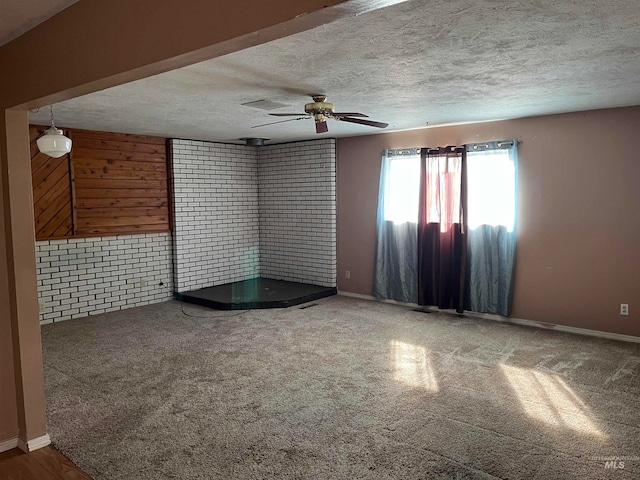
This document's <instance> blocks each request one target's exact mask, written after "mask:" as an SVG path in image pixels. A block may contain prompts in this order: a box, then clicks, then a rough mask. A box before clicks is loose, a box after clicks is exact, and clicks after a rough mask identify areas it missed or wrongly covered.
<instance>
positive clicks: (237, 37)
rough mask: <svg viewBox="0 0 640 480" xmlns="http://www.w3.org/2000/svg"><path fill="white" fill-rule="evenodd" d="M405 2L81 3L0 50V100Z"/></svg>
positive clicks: (110, 78)
mask: <svg viewBox="0 0 640 480" xmlns="http://www.w3.org/2000/svg"><path fill="white" fill-rule="evenodd" d="M403 1H405V0H374V1H371V0H279V1H278V2H275V3H274V2H265V1H264V0H245V1H243V2H211V1H210V0H182V1H181V2H157V1H155V0H136V1H131V0H111V1H109V2H100V1H91V0H82V1H80V2H78V3H76V4H74V5H72V6H70V7H69V8H67V9H65V10H63V11H62V12H60V13H58V14H57V15H55V16H54V17H52V18H50V19H49V20H47V21H45V22H43V23H42V24H40V25H38V26H37V27H35V28H34V29H32V30H30V31H28V32H27V33H25V34H24V35H22V36H20V37H18V38H16V39H15V40H13V41H12V42H9V43H8V44H6V45H4V46H3V47H1V48H0V65H2V66H3V75H2V77H0V92H1V93H0V95H1V97H0V100H1V102H0V104H1V105H4V106H5V107H20V108H29V109H32V108H39V107H42V106H44V105H47V104H51V103H57V102H61V101H64V100H68V99H70V98H73V97H76V96H80V95H85V94H87V93H91V92H94V91H98V90H102V89H105V88H109V87H113V86H116V85H120V84H123V83H127V82H130V81H134V80H138V79H141V78H145V77H148V76H151V75H155V74H158V73H162V72H166V71H169V70H173V69H176V68H180V67H184V66H187V65H191V64H193V63H197V62H201V61H204V60H209V59H211V58H215V57H218V56H221V55H225V54H228V53H232V52H235V51H238V50H242V49H245V48H248V47H251V46H254V45H258V44H261V43H265V42H268V41H271V40H275V39H278V38H282V37H285V36H288V35H292V34H294V33H298V32H301V31H304V30H308V29H311V28H314V27H317V26H319V25H323V24H326V23H330V22H332V21H334V20H337V19H340V18H344V17H348V16H356V15H360V14H362V13H365V12H367V11H371V10H375V9H378V8H382V7H385V6H389V5H392V4H396V3H402V2H403ZM52 51H57V52H60V53H61V54H63V55H64V56H65V61H64V62H57V61H56V60H55V58H56V56H54V55H51V52H52Z"/></svg>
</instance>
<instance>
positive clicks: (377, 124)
mask: <svg viewBox="0 0 640 480" xmlns="http://www.w3.org/2000/svg"><path fill="white" fill-rule="evenodd" d="M336 120H340V121H342V122H349V123H359V124H360V125H368V126H370V127H378V128H387V127H388V126H389V124H388V123H382V122H374V121H373V120H364V119H362V118H351V117H339V118H336Z"/></svg>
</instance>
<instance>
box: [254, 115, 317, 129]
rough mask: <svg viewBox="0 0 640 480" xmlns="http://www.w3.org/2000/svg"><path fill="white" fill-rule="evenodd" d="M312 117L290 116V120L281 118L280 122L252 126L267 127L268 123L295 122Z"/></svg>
mask: <svg viewBox="0 0 640 480" xmlns="http://www.w3.org/2000/svg"><path fill="white" fill-rule="evenodd" d="M309 118H311V117H299V118H290V119H289V120H280V121H279V122H271V123H263V124H262V125H254V126H253V127H251V128H258V127H266V126H267V125H275V124H276V123H284V122H293V121H294V120H308V119H309Z"/></svg>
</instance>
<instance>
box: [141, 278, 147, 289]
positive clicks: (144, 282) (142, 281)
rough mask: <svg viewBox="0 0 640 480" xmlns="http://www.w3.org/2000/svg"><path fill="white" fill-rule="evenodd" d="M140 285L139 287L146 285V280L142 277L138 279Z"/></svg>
mask: <svg viewBox="0 0 640 480" xmlns="http://www.w3.org/2000/svg"><path fill="white" fill-rule="evenodd" d="M140 286H141V287H146V286H147V281H146V280H145V279H144V278H142V279H141V280H140Z"/></svg>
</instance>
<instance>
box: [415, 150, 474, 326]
mask: <svg viewBox="0 0 640 480" xmlns="http://www.w3.org/2000/svg"><path fill="white" fill-rule="evenodd" d="M465 160H466V152H465V149H464V148H461V147H443V148H438V149H426V148H423V149H422V151H421V166H420V209H419V219H418V303H419V304H420V305H435V306H437V307H438V308H443V309H449V308H455V309H456V311H457V312H459V313H462V310H463V306H464V285H465V269H466V263H467V262H466V254H467V248H466V226H465V225H466V219H465V210H466V205H465V204H466V193H465V192H466V185H465V184H464V182H465V178H466V174H465V172H464V169H465V167H466V162H465Z"/></svg>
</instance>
